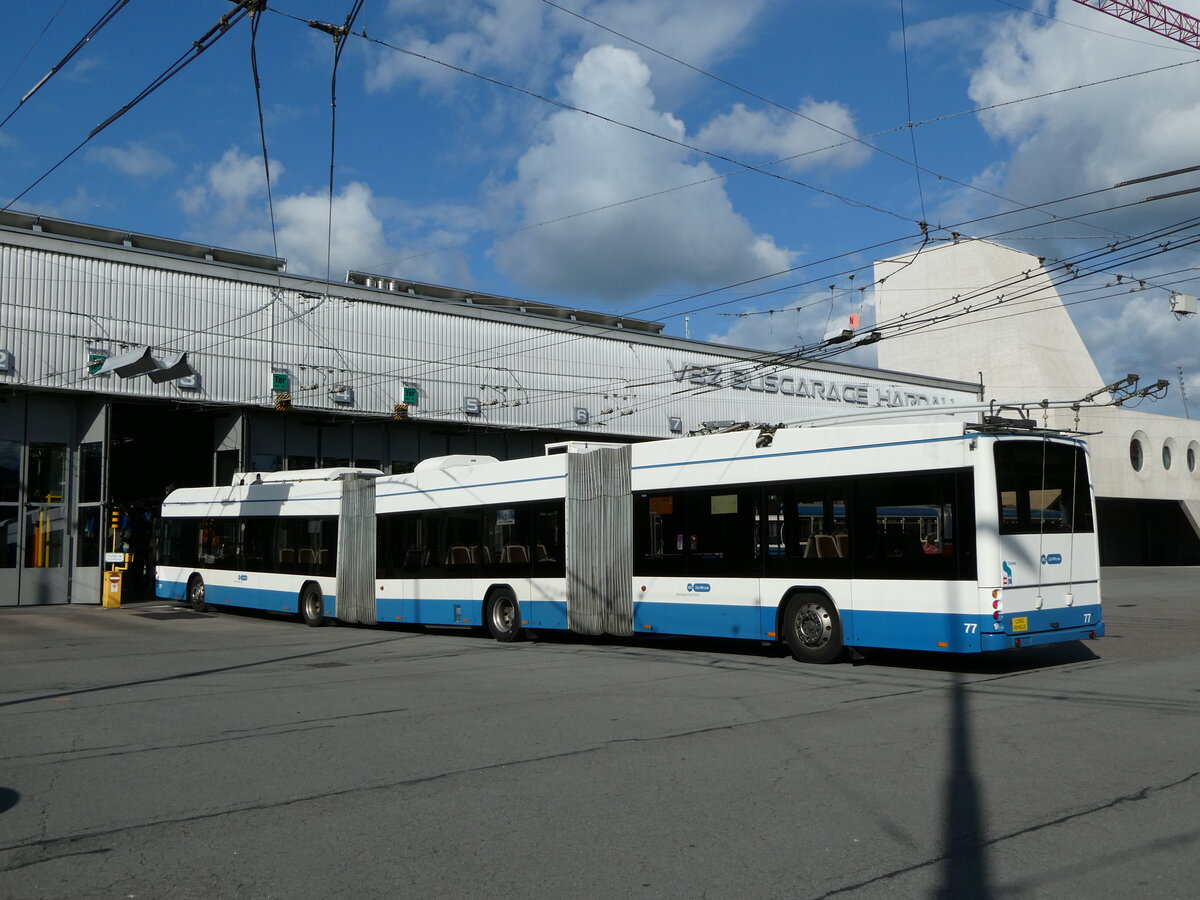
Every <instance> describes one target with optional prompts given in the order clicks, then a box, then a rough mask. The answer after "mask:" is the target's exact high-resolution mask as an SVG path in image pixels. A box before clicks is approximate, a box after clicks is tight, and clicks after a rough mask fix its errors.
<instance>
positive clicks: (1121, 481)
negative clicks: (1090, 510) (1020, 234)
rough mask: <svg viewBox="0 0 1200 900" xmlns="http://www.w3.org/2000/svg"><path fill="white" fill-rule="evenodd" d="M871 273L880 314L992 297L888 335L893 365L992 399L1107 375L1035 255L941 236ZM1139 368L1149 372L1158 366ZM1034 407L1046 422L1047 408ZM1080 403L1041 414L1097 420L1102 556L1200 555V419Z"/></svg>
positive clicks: (1064, 422) (1052, 396)
mask: <svg viewBox="0 0 1200 900" xmlns="http://www.w3.org/2000/svg"><path fill="white" fill-rule="evenodd" d="M875 278H876V280H877V281H879V280H882V284H880V285H879V286H878V288H877V298H878V312H877V318H878V321H880V322H888V321H891V320H894V319H896V318H897V317H899V316H906V317H907V318H908V319H910V320H913V321H915V320H917V319H920V318H923V317H925V318H927V317H928V316H929V315H930V314H931V310H932V309H933V308H935V307H937V308H940V314H945V313H947V312H951V311H958V312H961V311H962V310H963V309H964V308H965V307H966V306H967V305H974V306H984V305H987V306H989V308H987V309H982V310H979V311H976V312H972V313H970V314H968V315H963V316H962V317H960V318H955V319H953V320H951V321H946V322H944V326H946V327H941V328H939V327H937V326H933V327H928V328H925V329H923V330H915V331H912V332H911V333H905V334H902V335H900V336H896V337H891V338H888V339H887V340H884V341H882V342H881V343H879V344H878V352H879V364H880V365H881V366H883V367H885V368H897V369H902V370H904V371H910V372H923V373H927V374H930V375H937V376H941V377H943V378H956V379H961V380H964V381H976V380H978V381H981V382H982V384H983V389H984V399H985V400H993V399H994V400H998V401H1000V402H1001V403H1004V402H1011V401H1031V400H1032V401H1038V400H1041V399H1049V400H1077V399H1079V398H1082V397H1084V396H1086V395H1087V394H1089V393H1092V392H1093V391H1096V390H1098V389H1099V388H1102V387H1104V385H1105V381H1104V379H1103V378H1102V377H1101V375H1100V373H1099V371H1098V370H1097V368H1096V365H1095V363H1094V362H1093V361H1092V357H1091V354H1090V353H1089V352H1088V349H1087V347H1085V346H1084V343H1083V340H1082V339H1081V338H1080V336H1079V332H1078V331H1077V330H1076V328H1075V325H1074V323H1073V322H1072V321H1071V317H1070V316H1069V315H1068V313H1067V311H1066V309H1065V308H1064V307H1063V304H1062V300H1061V298H1060V297H1059V295H1058V291H1057V290H1056V288H1055V286H1054V284H1053V283H1052V281H1051V278H1050V276H1049V274H1048V273H1047V272H1046V270H1045V268H1043V266H1042V264H1041V262H1039V260H1038V258H1037V257H1035V256H1031V255H1029V254H1027V253H1022V252H1020V251H1017V250H1012V249H1010V248H1008V247H1002V246H999V245H997V244H993V243H989V242H987V241H980V240H971V241H960V242H957V243H945V244H937V245H934V246H931V247H927V248H925V249H923V250H921V251H920V252H919V253H914V254H907V255H905V256H901V257H897V258H895V259H886V260H881V261H879V262H877V263H876V264H875ZM956 297H957V298H959V299H958V301H957V302H956V303H955V304H954V306H952V307H951V306H947V302H948V301H951V300H953V299H954V298H956ZM999 297H1004V300H1003V301H1002V302H998V303H997V302H996V300H997V298H999ZM1018 312H1019V314H1014V313H1018ZM934 314H939V313H934ZM1141 374H1142V375H1144V376H1145V377H1146V379H1147V380H1148V381H1151V382H1152V381H1155V380H1157V379H1158V378H1159V377H1160V375H1161V374H1162V373H1141ZM1168 374H1169V373H1168ZM1144 383H1145V382H1144ZM1107 398H1108V395H1107V394H1102V395H1101V398H1100V399H1107ZM1033 410H1034V417H1035V419H1036V420H1037V421H1038V423H1039V424H1041V422H1042V421H1043V413H1042V411H1041V410H1040V409H1037V407H1036V406H1035V407H1033ZM1078 415H1079V419H1078V423H1076V420H1075V416H1076V414H1075V412H1073V411H1072V410H1070V409H1058V410H1053V409H1052V410H1048V411H1046V413H1045V421H1046V423H1047V424H1049V425H1051V426H1053V427H1058V428H1078V430H1080V431H1084V432H1098V433H1097V434H1093V435H1091V436H1090V437H1089V438H1088V441H1089V443H1090V445H1091V448H1092V466H1093V478H1094V481H1095V488H1096V493H1097V496H1098V498H1099V507H1100V528H1101V533H1100V536H1101V559H1102V561H1103V562H1105V563H1106V564H1110V565H1132V564H1189V565H1196V564H1200V422H1197V421H1191V420H1188V419H1180V418H1177V417H1172V416H1162V415H1153V414H1150V413H1145V412H1142V411H1140V410H1126V409H1121V408H1117V407H1106V408H1101V409H1088V408H1083V409H1081V410H1080V411H1079V414H1078Z"/></svg>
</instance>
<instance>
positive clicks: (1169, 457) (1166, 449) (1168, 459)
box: [1162, 438, 1175, 469]
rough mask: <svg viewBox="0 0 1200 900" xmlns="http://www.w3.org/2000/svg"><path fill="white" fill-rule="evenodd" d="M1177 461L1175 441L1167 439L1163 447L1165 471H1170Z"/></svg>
mask: <svg viewBox="0 0 1200 900" xmlns="http://www.w3.org/2000/svg"><path fill="white" fill-rule="evenodd" d="M1174 461H1175V439H1174V438H1167V439H1166V440H1165V441H1163V445H1162V463H1163V468H1164V469H1170V468H1171V463H1173V462H1174Z"/></svg>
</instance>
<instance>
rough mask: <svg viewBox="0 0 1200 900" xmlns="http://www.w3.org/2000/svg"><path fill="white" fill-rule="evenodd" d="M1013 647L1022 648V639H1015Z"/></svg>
mask: <svg viewBox="0 0 1200 900" xmlns="http://www.w3.org/2000/svg"><path fill="white" fill-rule="evenodd" d="M1013 646H1014V647H1020V646H1021V639H1020V638H1013Z"/></svg>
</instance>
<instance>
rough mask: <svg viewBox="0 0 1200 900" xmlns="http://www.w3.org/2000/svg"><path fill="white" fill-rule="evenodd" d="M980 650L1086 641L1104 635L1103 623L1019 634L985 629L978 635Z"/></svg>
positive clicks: (988, 650) (986, 651)
mask: <svg viewBox="0 0 1200 900" xmlns="http://www.w3.org/2000/svg"><path fill="white" fill-rule="evenodd" d="M979 637H980V641H979V643H980V648H979V649H980V650H982V651H983V652H984V653H988V652H990V651H993V650H1012V649H1013V648H1015V647H1040V646H1045V645H1046V644H1065V643H1067V642H1069V641H1088V640H1091V639H1092V638H1098V637H1104V623H1103V622H1097V623H1095V624H1094V625H1081V626H1079V627H1077V628H1056V629H1054V630H1053V631H1025V632H1021V633H1020V634H1005V633H1004V632H1002V631H986V632H984V633H983V634H981V635H980V636H979Z"/></svg>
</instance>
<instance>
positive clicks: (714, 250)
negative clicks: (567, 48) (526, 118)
mask: <svg viewBox="0 0 1200 900" xmlns="http://www.w3.org/2000/svg"><path fill="white" fill-rule="evenodd" d="M649 81H650V70H649V69H648V68H647V67H646V65H645V64H644V63H643V62H642V60H641V59H640V58H639V57H638V56H637V54H635V53H632V52H630V51H628V50H620V49H617V48H615V47H611V46H603V47H598V48H596V49H594V50H591V51H589V52H588V53H587V54H586V55H585V56H584V57H583V59H581V60H580V62H579V64H578V65H577V66H576V68H575V71H574V72H573V73H572V74H571V75H570V76H569V77H568V78H567V79H566V80H565V81H564V83H563V86H562V92H563V94H564V95H565V98H566V100H567V101H568V102H570V103H571V104H573V105H576V106H581V107H584V108H586V109H590V110H593V111H595V112H597V113H600V114H602V115H605V116H609V117H611V118H614V119H617V120H620V121H622V122H627V123H630V124H632V125H635V126H636V127H638V128H642V129H645V130H646V131H650V132H655V133H659V134H663V135H667V136H669V137H671V138H673V139H677V140H678V139H683V138H684V137H685V129H684V125H683V123H682V122H680V121H679V120H678V119H676V118H675V117H674V116H672V115H671V114H670V113H662V112H658V111H656V110H655V108H654V105H655V101H654V94H653V92H652V91H651V90H650V86H649ZM545 135H546V139H545V141H544V142H543V143H540V144H537V145H535V146H533V147H531V148H530V149H529V150H528V151H527V152H526V153H525V155H524V156H523V157H522V158H521V160H520V162H519V163H518V165H517V178H516V180H515V182H513V183H512V184H511V185H509V186H508V187H507V188H505V189H504V190H503V191H502V194H501V199H502V200H505V201H507V202H508V203H509V204H510V205H511V206H512V207H514V208H515V209H516V210H518V211H519V213H520V215H521V217H522V218H523V220H524V222H526V223H540V222H546V221H549V220H552V219H556V218H559V217H562V216H567V215H570V214H573V213H578V212H580V211H582V210H590V209H596V208H599V207H602V206H606V205H609V204H613V203H618V202H620V201H623V200H627V199H629V198H632V197H637V196H640V195H643V194H649V193H652V192H654V191H660V190H664V189H668V188H672V187H676V186H680V185H685V184H690V183H693V182H698V181H701V180H703V179H705V178H712V177H713V176H714V174H715V173H714V172H713V170H712V169H711V168H710V167H709V166H708V165H706V164H704V163H700V164H694V163H689V162H687V156H688V151H686V150H684V149H683V148H681V147H678V146H674V145H671V144H668V143H666V142H662V141H659V140H656V139H654V138H651V137H647V136H646V135H645V134H638V133H635V132H632V131H629V130H626V129H622V128H619V127H615V126H614V125H612V124H611V123H608V122H604V121H602V120H599V119H596V118H592V117H588V116H584V115H581V114H579V113H575V112H571V111H563V112H559V113H556V114H555V115H553V116H551V118H550V119H549V120H548V121H547V123H546V126H545ZM493 254H494V259H495V261H496V263H497V265H498V266H499V267H500V268H501V269H502V270H504V271H505V272H506V273H507V274H508V275H509V276H511V277H513V278H515V279H517V280H519V281H520V282H522V283H523V284H524V285H528V286H530V287H531V288H533V289H535V290H537V291H545V292H551V293H567V294H574V295H591V296H597V295H601V296H609V297H619V296H628V295H631V294H633V293H634V292H645V291H647V290H649V289H651V288H654V287H663V286H671V285H690V286H708V285H711V284H713V283H714V282H716V283H722V282H733V281H737V280H739V279H741V278H745V277H752V276H757V275H764V274H767V273H769V272H773V271H778V270H780V269H783V268H786V267H787V266H788V265H789V261H790V258H791V255H790V254H789V253H788V251H786V250H784V249H781V248H779V247H777V246H776V245H775V243H774V242H773V241H772V240H771V239H770V238H769V237H766V236H762V235H756V234H755V233H754V232H753V231H752V230H751V228H750V226H749V224H748V223H747V222H746V220H745V219H743V218H742V217H741V216H739V215H738V214H737V213H736V212H734V210H733V206H732V204H731V203H730V200H729V197H728V196H727V195H726V193H725V189H724V186H723V183H722V182H720V181H710V182H708V183H706V184H701V185H698V186H695V187H690V188H688V189H687V190H684V191H679V192H675V193H671V194H670V195H669V196H667V197H665V198H661V199H657V200H649V201H643V202H641V203H638V204H634V205H631V206H623V207H618V208H615V209H609V210H605V211H603V212H596V213H592V214H590V215H586V216H580V217H578V218H574V219H571V220H570V221H567V222H560V223H557V224H555V225H551V226H548V227H543V228H537V229H532V230H530V231H526V232H522V233H520V234H517V235H514V236H511V237H508V238H505V239H503V240H501V241H500V242H498V244H497V245H496V246H495V248H494V251H493Z"/></svg>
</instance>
